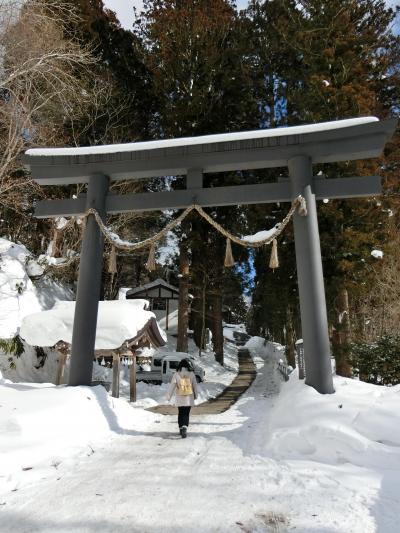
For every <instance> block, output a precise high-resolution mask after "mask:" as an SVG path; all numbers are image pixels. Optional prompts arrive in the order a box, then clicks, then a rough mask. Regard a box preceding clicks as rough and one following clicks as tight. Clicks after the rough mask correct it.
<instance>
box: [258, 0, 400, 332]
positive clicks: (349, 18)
mask: <svg viewBox="0 0 400 533" xmlns="http://www.w3.org/2000/svg"><path fill="white" fill-rule="evenodd" d="M249 14H250V16H252V17H253V21H254V23H255V28H254V29H253V31H254V32H255V33H256V37H257V35H263V32H264V31H265V30H266V29H267V27H268V29H269V37H270V41H271V42H275V43H276V44H277V46H278V47H279V49H280V54H283V55H284V56H286V57H287V63H286V65H284V64H282V67H283V68H282V70H281V71H280V72H278V73H277V74H275V73H274V74H273V75H274V79H275V83H276V85H277V89H276V94H277V98H278V100H279V98H280V100H279V101H281V102H282V101H283V102H284V106H285V111H284V113H283V114H281V115H280V119H281V123H286V124H289V125H292V124H298V123H310V122H317V121H324V120H336V119H343V118H347V117H354V116H363V115H371V114H374V115H376V116H379V117H380V118H386V117H387V116H389V115H390V114H391V113H393V111H394V109H395V108H396V107H397V109H398V101H399V100H398V97H399V71H398V57H399V55H398V52H399V39H398V37H395V36H394V35H393V34H392V33H391V31H390V28H391V24H392V21H393V17H394V13H393V11H392V10H391V9H387V8H386V6H385V3H384V2H383V1H376V0H363V1H356V2H355V1H353V0H330V1H323V2H321V1H320V0H318V1H316V0H311V1H309V0H304V1H301V2H297V1H296V2H292V1H289V0H279V1H275V2H274V1H272V2H266V3H265V4H262V5H261V4H259V3H256V2H255V3H253V4H252V5H251V7H250V10H249ZM256 41H257V39H256ZM258 43H259V50H260V51H259V54H260V57H261V56H262V54H263V50H264V51H265V50H266V45H265V44H263V39H262V38H260V37H259V38H258ZM268 45H269V46H270V42H268ZM264 56H265V52H264ZM278 57H282V55H278ZM260 63H261V65H262V61H260ZM272 72H274V71H272ZM266 105H267V104H266ZM393 148H395V147H392V149H391V150H390V151H391V152H393ZM387 155H388V158H391V165H392V166H391V171H392V174H393V173H395V170H394V169H393V166H394V164H393V156H391V155H390V153H389V154H387ZM315 170H316V171H318V170H321V171H322V172H323V173H324V174H326V175H327V176H328V177H332V176H351V175H367V174H373V173H380V174H381V175H383V176H384V177H385V170H386V163H385V160H383V161H382V160H380V161H365V162H349V163H347V164H340V165H324V166H321V168H316V169H315ZM393 181H394V180H393V179H392V182H391V183H392V184H393ZM388 204H391V201H390V198H386V204H385V209H387V207H388ZM319 220H320V234H321V245H322V254H323V263H324V273H325V281H326V288H327V303H328V312H329V316H330V320H331V321H332V322H334V321H335V315H336V312H335V308H336V305H335V302H336V301H337V297H338V294H339V292H340V291H341V289H342V288H344V287H346V288H347V289H348V290H349V293H350V301H351V302H352V306H353V312H354V310H355V309H356V306H357V305H358V304H359V302H362V300H363V296H364V295H365V294H366V292H367V291H368V285H369V283H371V282H373V280H372V279H371V273H372V272H373V271H372V269H371V263H372V262H373V261H374V259H373V258H371V255H370V252H371V250H372V249H373V248H374V247H377V246H379V247H381V248H382V249H385V238H386V231H385V223H386V221H387V212H385V211H384V210H383V209H382V206H381V203H380V202H377V201H376V200H374V199H370V200H364V201H363V200H355V201H351V200H346V201H340V202H339V201H331V202H329V203H328V204H321V205H319ZM289 236H290V234H289ZM288 248H290V249H291V255H292V257H293V258H294V247H293V242H291V243H290V244H289V246H288ZM292 264H293V262H292ZM256 267H257V261H256ZM290 270H293V268H292V267H291V268H290ZM270 277H271V276H268V275H267V276H265V274H264V272H263V271H262V270H258V271H257V280H258V284H257V288H256V291H255V302H256V303H257V300H258V299H260V294H262V293H263V292H265V291H266V290H268V289H267V287H268V288H271V280H270ZM271 290H272V291H273V292H275V295H274V298H273V302H271V303H273V304H274V305H275V303H277V302H278V301H279V300H280V301H282V300H281V299H280V295H279V293H277V292H276V290H275V289H274V288H272V289H271ZM290 290H291V291H292V292H293V294H296V291H295V288H294V287H293V288H291V289H290ZM289 299H290V298H289ZM285 305H287V302H285ZM277 310H278V314H280V316H281V318H280V319H279V318H278V322H279V329H282V328H283V326H284V320H283V317H284V316H285V312H284V309H282V306H279V304H278V308H277ZM254 314H255V315H256V314H257V310H254V311H253V315H254Z"/></svg>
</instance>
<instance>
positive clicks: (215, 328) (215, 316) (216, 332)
mask: <svg viewBox="0 0 400 533" xmlns="http://www.w3.org/2000/svg"><path fill="white" fill-rule="evenodd" d="M211 312H212V340H213V349H214V352H215V360H216V361H217V362H218V363H220V364H221V365H223V364H224V334H223V328H222V291H221V288H220V287H218V288H214V294H213V296H212V308H211Z"/></svg>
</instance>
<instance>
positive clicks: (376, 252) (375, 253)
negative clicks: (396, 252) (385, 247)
mask: <svg viewBox="0 0 400 533" xmlns="http://www.w3.org/2000/svg"><path fill="white" fill-rule="evenodd" d="M371 255H372V257H375V259H382V258H383V252H382V250H372V252H371Z"/></svg>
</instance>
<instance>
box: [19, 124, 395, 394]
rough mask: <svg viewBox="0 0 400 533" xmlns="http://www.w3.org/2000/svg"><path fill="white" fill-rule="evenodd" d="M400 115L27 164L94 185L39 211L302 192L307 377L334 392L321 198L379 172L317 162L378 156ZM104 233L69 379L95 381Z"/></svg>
mask: <svg viewBox="0 0 400 533" xmlns="http://www.w3.org/2000/svg"><path fill="white" fill-rule="evenodd" d="M396 125H397V120H396V119H393V120H386V121H379V120H378V119H376V118H375V117H365V118H355V119H349V120H340V121H335V122H325V123H320V124H312V125H307V126H293V127H288V128H277V129H271V130H256V131H249V132H239V133H226V134H220V135H207V136H202V137H190V138H182V139H169V140H159V141H148V142H138V143H130V144H122V145H109V146H95V147H87V148H45V149H31V150H28V151H27V152H26V155H25V159H24V162H25V163H26V165H27V166H28V168H29V169H30V170H31V172H32V175H33V178H34V179H35V181H36V182H37V183H39V184H40V185H67V184H74V183H87V184H88V189H87V195H85V196H84V197H79V198H77V199H71V200H53V201H47V200H46V201H42V202H38V204H37V206H36V209H35V216H36V217H38V218H47V217H58V216H79V215H83V214H84V213H85V212H86V211H87V210H88V209H89V208H95V209H96V210H97V211H98V212H99V213H100V215H101V217H102V218H103V219H105V217H106V214H107V213H112V214H116V213H124V212H129V211H151V210H161V209H181V208H186V207H188V206H189V205H192V204H193V203H196V204H198V205H200V206H202V207H210V206H224V205H238V204H258V203H270V202H291V201H292V200H293V199H294V198H296V197H297V196H298V195H299V194H301V195H303V196H304V197H305V199H306V202H307V210H308V215H307V216H306V217H301V216H299V215H297V214H295V215H294V220H293V224H294V235H295V248H296V263H297V276H298V286H299V296H300V312H301V324H302V336H303V340H304V354H305V366H306V383H307V384H308V385H311V386H312V387H314V388H315V389H316V390H317V391H318V392H320V393H332V392H334V389H333V382H332V372H331V366H330V346H329V336H328V321H327V313H326V303H325V289H324V280H323V273H322V261H321V250H320V240H319V231H318V219H317V208H316V199H322V198H352V197H353V198H355V197H364V196H373V195H377V194H380V192H381V182H380V178H379V177H378V176H369V177H354V178H335V179H324V178H321V177H319V176H313V173H312V165H313V164H315V163H331V162H337V161H347V160H355V159H364V158H372V157H378V156H379V155H380V154H381V152H382V150H383V148H384V146H385V143H386V142H387V141H388V140H389V139H390V138H391V137H392V135H393V133H394V130H395V128H396ZM282 166H287V167H288V168H289V176H290V178H289V179H287V180H280V181H278V182H277V183H265V184H259V185H240V186H230V187H215V188H203V174H204V173H210V172H212V173H215V172H226V171H237V170H249V169H260V168H272V167H282ZM166 175H186V190H179V191H171V192H150V193H140V194H127V195H123V196H120V195H114V194H108V186H109V182H110V181H115V180H126V179H133V180H134V179H140V178H152V177H157V176H166ZM103 246H104V241H103V235H102V233H101V231H100V229H99V227H98V225H97V223H96V221H95V219H94V216H93V215H90V216H89V217H88V219H87V223H86V228H85V232H84V236H83V241H82V249H81V256H80V266H79V277H78V289H77V297H76V307H75V318H74V328H73V337H72V349H71V369H70V379H69V384H70V385H89V384H90V383H91V378H92V361H93V354H94V345H95V338H96V322H97V312H98V300H99V296H100V284H101V272H102V262H103Z"/></svg>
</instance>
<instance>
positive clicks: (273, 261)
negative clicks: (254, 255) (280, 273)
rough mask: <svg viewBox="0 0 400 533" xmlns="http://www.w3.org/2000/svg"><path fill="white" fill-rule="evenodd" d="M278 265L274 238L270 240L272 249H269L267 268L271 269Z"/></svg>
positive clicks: (276, 242)
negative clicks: (269, 255)
mask: <svg viewBox="0 0 400 533" xmlns="http://www.w3.org/2000/svg"><path fill="white" fill-rule="evenodd" d="M278 267H279V259H278V241H277V240H276V239H274V240H273V241H272V250H271V257H270V259H269V268H272V270H275V268H278Z"/></svg>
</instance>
